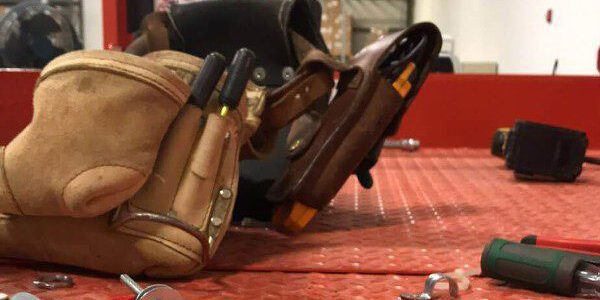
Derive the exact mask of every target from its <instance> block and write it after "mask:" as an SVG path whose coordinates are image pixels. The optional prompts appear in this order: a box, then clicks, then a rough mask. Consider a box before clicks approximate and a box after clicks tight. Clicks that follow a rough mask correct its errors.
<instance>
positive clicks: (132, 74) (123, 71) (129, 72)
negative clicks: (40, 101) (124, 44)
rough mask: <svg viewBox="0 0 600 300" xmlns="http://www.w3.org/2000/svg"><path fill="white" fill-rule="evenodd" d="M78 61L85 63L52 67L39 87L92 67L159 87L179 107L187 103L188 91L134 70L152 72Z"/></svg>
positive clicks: (88, 60)
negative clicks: (51, 79) (55, 76)
mask: <svg viewBox="0 0 600 300" xmlns="http://www.w3.org/2000/svg"><path fill="white" fill-rule="evenodd" d="M77 60H80V61H81V60H83V62H76V63H73V62H63V63H60V64H59V65H58V66H55V67H50V68H49V70H46V71H45V72H43V73H42V75H41V76H40V79H39V80H38V85H39V84H40V83H41V82H42V81H43V80H44V79H46V78H47V77H48V76H50V75H52V74H55V73H60V72H65V71H70V70H77V69H83V68H84V67H92V68H97V69H100V70H104V71H109V72H110V71H112V73H115V72H114V71H115V70H116V71H118V73H119V74H120V75H123V76H125V77H129V78H133V79H138V80H139V79H142V82H144V83H147V84H150V85H154V86H157V87H158V88H159V89H160V90H161V92H162V93H163V94H166V95H167V96H169V97H170V98H171V99H170V100H171V101H173V102H175V104H177V106H181V105H183V104H184V103H185V101H186V100H187V99H185V98H186V97H185V94H186V93H187V92H188V91H187V90H186V91H185V92H183V91H181V90H179V89H178V88H177V87H174V86H172V87H169V86H167V85H166V84H163V83H161V82H160V81H158V80H157V78H152V77H149V76H147V75H145V74H142V73H141V72H138V71H137V70H134V68H135V69H142V70H145V71H148V72H153V71H152V70H148V69H143V68H141V67H138V66H132V68H129V69H127V68H123V67H120V66H117V65H111V66H107V65H102V64H98V63H94V62H93V61H94V60H97V61H104V62H111V63H120V64H123V63H122V62H119V61H115V60H110V59H103V58H78V59H77ZM153 74H154V73H153ZM157 77H158V78H160V79H163V80H166V81H167V82H168V81H169V79H167V78H164V77H163V76H160V75H158V76H157ZM177 80H179V78H177ZM173 90H176V91H173ZM178 92H181V94H179V93H178ZM178 94H179V95H178ZM173 98H175V99H173ZM180 99H182V100H181V101H180Z"/></svg>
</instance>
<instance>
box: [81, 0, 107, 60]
mask: <svg viewBox="0 0 600 300" xmlns="http://www.w3.org/2000/svg"><path fill="white" fill-rule="evenodd" d="M81 2H82V5H83V7H82V9H83V42H84V47H85V49H102V48H103V47H104V38H103V29H102V28H103V27H102V0H83V1H81Z"/></svg>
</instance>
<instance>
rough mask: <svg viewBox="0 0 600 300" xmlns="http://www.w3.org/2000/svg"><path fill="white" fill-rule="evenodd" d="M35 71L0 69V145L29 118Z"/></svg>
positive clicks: (17, 131) (19, 130)
mask: <svg viewBox="0 0 600 300" xmlns="http://www.w3.org/2000/svg"><path fill="white" fill-rule="evenodd" d="M38 76H39V72H37V71H0V145H6V144H7V143H8V142H10V141H11V140H12V138H13V137H15V136H16V135H17V134H18V133H19V132H21V130H23V128H25V126H27V124H29V121H30V120H31V116H32V114H33V105H32V101H31V99H33V88H34V86H35V81H36V80H37V78H38Z"/></svg>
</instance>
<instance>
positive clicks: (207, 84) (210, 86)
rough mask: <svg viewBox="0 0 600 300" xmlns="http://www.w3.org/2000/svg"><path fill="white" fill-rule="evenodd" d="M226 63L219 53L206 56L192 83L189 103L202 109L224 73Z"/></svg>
mask: <svg viewBox="0 0 600 300" xmlns="http://www.w3.org/2000/svg"><path fill="white" fill-rule="evenodd" d="M226 66H227V62H226V59H225V56H223V55H221V54H220V53H217V52H213V53H211V54H209V55H207V56H206V58H205V59H204V64H203V65H202V70H200V73H199V74H198V75H197V76H196V79H194V82H193V83H192V97H191V98H190V103H191V104H193V105H195V106H197V107H200V108H204V107H206V104H207V103H208V100H209V99H210V95H211V94H212V92H213V90H214V89H215V87H216V86H217V83H218V82H219V79H221V76H222V75H223V72H225V67H226Z"/></svg>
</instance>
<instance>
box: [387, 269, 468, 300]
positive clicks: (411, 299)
mask: <svg viewBox="0 0 600 300" xmlns="http://www.w3.org/2000/svg"><path fill="white" fill-rule="evenodd" d="M442 280H447V281H448V284H449V286H450V289H449V291H450V296H452V297H454V298H457V297H458V284H456V281H455V280H454V279H453V278H452V277H450V276H448V275H446V274H442V273H435V274H431V275H429V277H427V280H426V281H425V289H424V290H423V292H422V293H420V294H409V293H404V294H402V295H400V297H399V298H398V299H399V300H400V299H402V300H431V299H435V296H434V295H433V291H434V289H435V285H436V284H437V283H438V282H440V281H442Z"/></svg>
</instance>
